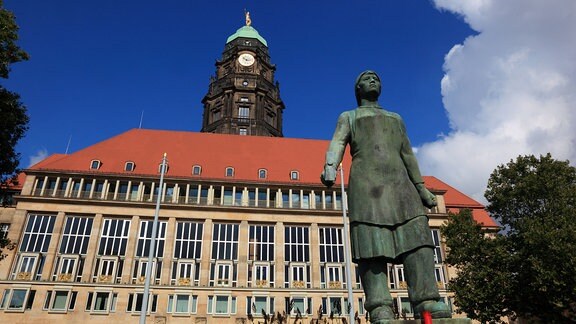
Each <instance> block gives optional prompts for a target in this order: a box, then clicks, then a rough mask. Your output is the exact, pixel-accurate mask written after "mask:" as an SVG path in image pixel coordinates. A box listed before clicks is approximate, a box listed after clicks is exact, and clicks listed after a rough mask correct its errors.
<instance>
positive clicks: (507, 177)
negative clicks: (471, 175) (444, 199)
mask: <svg viewBox="0 0 576 324" xmlns="http://www.w3.org/2000/svg"><path fill="white" fill-rule="evenodd" d="M485 196H486V199H487V200H488V202H489V203H488V206H487V210H488V211H489V212H490V214H491V215H492V216H493V217H494V218H496V220H498V221H499V222H500V224H501V225H502V226H503V229H504V231H503V232H502V233H500V234H497V235H493V236H492V237H490V236H488V235H486V233H485V232H484V231H483V230H482V229H481V228H480V226H479V225H478V224H475V223H474V221H473V219H472V218H471V216H469V215H468V216H467V215H465V213H460V214H459V215H454V216H453V218H451V219H450V221H449V222H448V223H447V224H446V225H445V226H444V228H443V233H444V237H445V238H446V242H447V245H448V247H449V249H450V255H449V256H448V259H447V262H448V263H449V264H451V265H453V266H455V267H456V268H457V269H458V270H459V273H458V278H456V279H454V280H453V281H452V282H451V284H452V285H451V289H453V290H454V291H455V303H456V305H457V306H459V307H460V308H461V310H462V311H464V312H466V313H467V314H468V315H469V316H470V317H471V318H474V319H478V320H480V321H482V322H492V323H496V322H499V321H501V317H503V316H510V317H512V318H514V317H516V316H518V317H522V318H526V319H535V320H539V321H545V322H547V323H565V322H567V321H570V320H571V321H576V316H575V314H574V311H575V308H576V168H574V167H572V166H570V164H569V162H568V161H558V160H555V159H553V158H552V157H551V155H550V154H547V155H545V156H540V157H539V158H537V157H535V156H520V157H518V158H517V159H516V160H515V161H514V160H513V161H510V162H509V163H508V164H506V165H500V166H498V167H497V168H496V170H494V172H493V173H492V175H491V176H490V179H489V181H488V188H487V190H486V193H485Z"/></svg>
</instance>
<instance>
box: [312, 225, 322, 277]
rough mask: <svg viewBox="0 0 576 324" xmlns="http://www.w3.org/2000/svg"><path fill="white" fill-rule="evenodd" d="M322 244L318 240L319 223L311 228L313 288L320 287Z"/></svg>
mask: <svg viewBox="0 0 576 324" xmlns="http://www.w3.org/2000/svg"><path fill="white" fill-rule="evenodd" d="M319 245H320V242H319V240H318V223H312V224H311V226H310V267H311V268H310V273H311V275H312V278H311V282H312V288H319V287H320V271H318V270H320V249H319Z"/></svg>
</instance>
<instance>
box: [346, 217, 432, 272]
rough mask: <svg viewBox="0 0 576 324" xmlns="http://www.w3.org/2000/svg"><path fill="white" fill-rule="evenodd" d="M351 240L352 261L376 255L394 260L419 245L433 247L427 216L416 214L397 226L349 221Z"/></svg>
mask: <svg viewBox="0 0 576 324" xmlns="http://www.w3.org/2000/svg"><path fill="white" fill-rule="evenodd" d="M350 240H351V243H352V260H353V261H354V262H357V261H358V260H359V259H369V258H376V257H385V258H389V259H396V258H398V257H399V256H400V255H401V254H403V253H405V252H408V251H411V250H414V249H417V248H419V247H422V246H429V247H432V248H433V247H434V242H433V241H432V233H431V232H430V227H429V226H428V217H427V216H417V217H415V218H412V219H410V220H408V221H407V222H405V223H402V224H399V225H396V226H383V225H376V224H368V223H361V222H352V223H351V224H350Z"/></svg>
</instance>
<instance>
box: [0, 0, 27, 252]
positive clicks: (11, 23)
mask: <svg viewBox="0 0 576 324" xmlns="http://www.w3.org/2000/svg"><path fill="white" fill-rule="evenodd" d="M17 40H18V26H17V25H16V20H15V18H14V14H13V13H12V12H10V11H8V10H6V9H4V2H3V1H2V0H0V78H2V79H7V78H8V76H9V74H10V65H11V64H13V63H16V62H20V61H23V60H28V54H27V53H26V52H25V51H24V50H22V49H21V48H20V47H19V46H18V45H17V44H16V41H17ZM28 120H29V119H28V115H27V114H26V107H25V106H24V105H23V104H22V102H21V101H20V96H19V95H18V94H17V93H14V92H11V91H9V90H7V89H6V88H5V87H4V86H3V85H0V195H2V196H4V195H5V194H6V192H7V190H6V189H8V186H10V185H13V184H14V181H15V179H16V177H15V175H16V173H17V172H18V163H19V159H20V154H18V153H17V152H16V150H15V146H16V143H18V141H19V140H20V139H21V138H22V137H23V136H24V133H25V132H26V130H27V129H28ZM0 198H2V201H4V200H5V199H4V198H5V197H0ZM4 247H8V248H9V249H10V248H13V244H12V243H11V242H10V240H8V239H4V238H2V239H0V260H2V259H3V257H4V254H3V253H2V250H1V249H2V248H4Z"/></svg>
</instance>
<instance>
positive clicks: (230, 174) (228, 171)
mask: <svg viewBox="0 0 576 324" xmlns="http://www.w3.org/2000/svg"><path fill="white" fill-rule="evenodd" d="M226 176H227V177H233V176H234V168H233V167H227V168H226Z"/></svg>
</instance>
